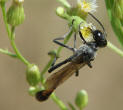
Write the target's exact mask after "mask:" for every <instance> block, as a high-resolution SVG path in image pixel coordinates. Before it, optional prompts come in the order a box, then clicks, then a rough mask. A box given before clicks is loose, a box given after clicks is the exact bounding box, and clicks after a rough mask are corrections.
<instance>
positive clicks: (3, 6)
mask: <svg viewBox="0 0 123 110" xmlns="http://www.w3.org/2000/svg"><path fill="white" fill-rule="evenodd" d="M0 5H1V9H2V14H3V20H4V23H5V27H6V31H7V33H8V37H9V39H10V36H11V30H10V27H9V24H8V23H7V18H6V9H5V2H2V3H1V4H0Z"/></svg>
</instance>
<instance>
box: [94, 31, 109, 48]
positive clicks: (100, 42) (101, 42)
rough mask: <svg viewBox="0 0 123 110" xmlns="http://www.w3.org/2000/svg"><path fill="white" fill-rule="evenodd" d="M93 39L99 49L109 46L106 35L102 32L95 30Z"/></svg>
mask: <svg viewBox="0 0 123 110" xmlns="http://www.w3.org/2000/svg"><path fill="white" fill-rule="evenodd" d="M93 37H94V40H95V41H96V43H97V46H98V47H105V46H106V45H107V40H106V38H105V35H104V34H103V33H102V32H101V31H100V30H95V31H94V32H93Z"/></svg>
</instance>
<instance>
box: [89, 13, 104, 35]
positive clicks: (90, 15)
mask: <svg viewBox="0 0 123 110" xmlns="http://www.w3.org/2000/svg"><path fill="white" fill-rule="evenodd" d="M88 14H89V15H90V16H91V17H92V18H94V19H95V20H96V21H97V22H98V23H99V24H100V26H101V27H102V29H103V32H104V34H105V35H106V31H105V28H104V26H103V25H102V23H101V22H100V21H99V20H98V19H97V18H96V17H95V16H94V15H93V14H91V13H89V12H88Z"/></svg>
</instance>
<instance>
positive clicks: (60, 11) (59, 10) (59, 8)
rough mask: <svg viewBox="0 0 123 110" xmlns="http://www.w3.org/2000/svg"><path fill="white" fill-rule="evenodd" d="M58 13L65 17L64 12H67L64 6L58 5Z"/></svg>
mask: <svg viewBox="0 0 123 110" xmlns="http://www.w3.org/2000/svg"><path fill="white" fill-rule="evenodd" d="M56 14H57V15H58V16H60V17H63V16H64V14H65V10H64V8H63V7H58V8H57V9H56Z"/></svg>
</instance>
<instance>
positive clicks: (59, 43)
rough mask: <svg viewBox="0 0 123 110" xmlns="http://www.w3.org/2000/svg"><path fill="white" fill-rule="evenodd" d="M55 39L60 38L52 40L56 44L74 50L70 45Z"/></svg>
mask: <svg viewBox="0 0 123 110" xmlns="http://www.w3.org/2000/svg"><path fill="white" fill-rule="evenodd" d="M57 40H61V38H56V39H54V40H53V42H55V43H56V44H58V45H60V46H62V47H65V48H67V49H69V50H71V51H73V52H74V50H75V49H74V48H72V47H70V46H67V45H65V44H64V43H61V42H59V41H57Z"/></svg>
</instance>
